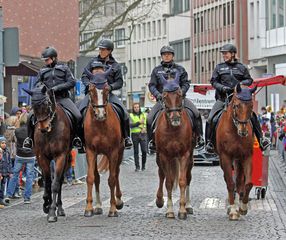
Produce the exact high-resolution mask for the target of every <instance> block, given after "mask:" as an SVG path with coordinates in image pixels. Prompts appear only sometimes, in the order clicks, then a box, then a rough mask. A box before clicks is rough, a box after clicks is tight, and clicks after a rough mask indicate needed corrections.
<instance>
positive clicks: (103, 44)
mask: <svg viewBox="0 0 286 240" xmlns="http://www.w3.org/2000/svg"><path fill="white" fill-rule="evenodd" d="M98 48H106V49H108V50H111V51H113V48H114V44H113V42H112V41H111V40H110V39H102V40H101V41H100V42H99V44H98Z"/></svg>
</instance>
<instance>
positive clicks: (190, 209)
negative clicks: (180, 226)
mask: <svg viewBox="0 0 286 240" xmlns="http://www.w3.org/2000/svg"><path fill="white" fill-rule="evenodd" d="M186 210H187V214H194V210H193V208H192V207H189V208H186Z"/></svg>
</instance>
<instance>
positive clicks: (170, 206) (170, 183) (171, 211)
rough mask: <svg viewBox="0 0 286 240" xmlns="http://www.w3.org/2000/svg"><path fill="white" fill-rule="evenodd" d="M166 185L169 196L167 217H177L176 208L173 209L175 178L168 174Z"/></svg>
mask: <svg viewBox="0 0 286 240" xmlns="http://www.w3.org/2000/svg"><path fill="white" fill-rule="evenodd" d="M165 185H166V188H167V196H168V200H167V213H166V217H167V218H175V214H174V209H173V200H172V190H173V185H174V180H173V179H171V177H170V176H168V175H167V176H166V183H165Z"/></svg>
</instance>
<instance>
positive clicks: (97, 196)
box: [93, 164, 103, 215]
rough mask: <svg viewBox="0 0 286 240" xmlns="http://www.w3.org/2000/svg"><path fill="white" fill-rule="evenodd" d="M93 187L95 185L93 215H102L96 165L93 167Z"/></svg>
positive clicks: (98, 176)
mask: <svg viewBox="0 0 286 240" xmlns="http://www.w3.org/2000/svg"><path fill="white" fill-rule="evenodd" d="M94 185H95V199H96V202H95V208H94V209H93V212H94V214H95V215H100V214H102V212H103V210H102V202H101V198H100V192H99V186H100V175H99V173H98V169H97V164H95V165H94Z"/></svg>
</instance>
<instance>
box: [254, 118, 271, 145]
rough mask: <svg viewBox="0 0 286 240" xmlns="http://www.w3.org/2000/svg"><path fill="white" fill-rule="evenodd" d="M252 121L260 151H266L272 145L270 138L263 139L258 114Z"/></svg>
mask: <svg viewBox="0 0 286 240" xmlns="http://www.w3.org/2000/svg"><path fill="white" fill-rule="evenodd" d="M250 120H251V122H252V126H253V131H254V133H255V136H256V138H257V139H258V142H259V146H260V149H261V150H262V151H264V150H266V149H267V148H268V147H269V146H270V145H271V141H270V139H269V138H266V137H263V134H262V130H261V126H260V123H259V121H258V119H257V116H256V114H254V113H253V114H252V117H251V119H250Z"/></svg>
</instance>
